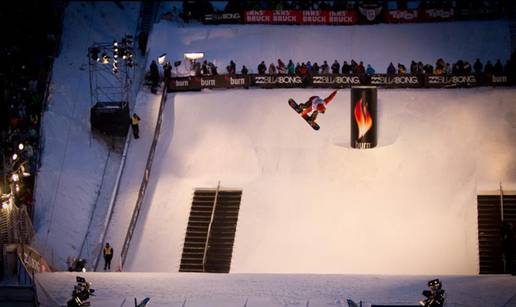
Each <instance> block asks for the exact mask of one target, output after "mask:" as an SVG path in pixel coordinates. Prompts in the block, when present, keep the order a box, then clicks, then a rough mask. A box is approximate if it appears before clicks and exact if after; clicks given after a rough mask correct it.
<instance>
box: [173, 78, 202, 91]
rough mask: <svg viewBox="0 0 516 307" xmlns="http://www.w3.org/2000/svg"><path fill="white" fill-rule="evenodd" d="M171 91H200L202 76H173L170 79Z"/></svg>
mask: <svg viewBox="0 0 516 307" xmlns="http://www.w3.org/2000/svg"><path fill="white" fill-rule="evenodd" d="M167 86H168V91H169V92H182V91H200V90H201V82H200V78H194V77H185V78H172V79H170V80H169V81H168V84H167Z"/></svg>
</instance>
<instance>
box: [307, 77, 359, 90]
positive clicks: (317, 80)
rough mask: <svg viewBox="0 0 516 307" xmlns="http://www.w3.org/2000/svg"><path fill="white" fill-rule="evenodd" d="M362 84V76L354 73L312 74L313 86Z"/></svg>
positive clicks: (329, 86)
mask: <svg viewBox="0 0 516 307" xmlns="http://www.w3.org/2000/svg"><path fill="white" fill-rule="evenodd" d="M352 85H361V82H360V78H359V77H358V76H353V75H318V76H312V86H313V87H324V88H345V87H350V86H352Z"/></svg>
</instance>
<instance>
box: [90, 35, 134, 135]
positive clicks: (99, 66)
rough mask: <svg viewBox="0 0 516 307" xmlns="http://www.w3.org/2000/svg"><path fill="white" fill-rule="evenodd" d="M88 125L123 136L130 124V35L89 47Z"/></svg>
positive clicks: (132, 53)
mask: <svg viewBox="0 0 516 307" xmlns="http://www.w3.org/2000/svg"><path fill="white" fill-rule="evenodd" d="M88 59H89V60H88V63H89V65H88V66H89V77H90V94H91V113H90V123H91V127H92V128H95V129H97V130H99V131H101V132H103V133H106V134H108V135H112V136H125V134H126V132H127V129H128V126H129V90H130V88H131V84H132V82H133V74H134V69H133V68H134V66H135V62H134V50H133V37H132V36H131V35H126V36H125V37H124V38H123V39H121V40H115V41H113V42H111V43H95V44H93V46H91V47H90V48H88Z"/></svg>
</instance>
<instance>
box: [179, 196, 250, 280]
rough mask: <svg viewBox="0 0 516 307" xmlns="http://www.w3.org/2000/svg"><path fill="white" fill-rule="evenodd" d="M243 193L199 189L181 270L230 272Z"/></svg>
mask: <svg viewBox="0 0 516 307" xmlns="http://www.w3.org/2000/svg"><path fill="white" fill-rule="evenodd" d="M241 197H242V191H219V190H218V189H217V190H215V189H213V190H209V189H202V190H196V191H195V193H194V197H193V201H192V208H191V211H190V218H189V221H188V226H187V229H186V235H185V243H184V246H183V254H182V257H181V264H180V267H179V271H180V272H211V273H228V272H229V269H230V265H231V257H232V253H233V243H234V240H235V232H236V225H237V220H238V212H239V209H240V200H241Z"/></svg>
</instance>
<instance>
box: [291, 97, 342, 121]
mask: <svg viewBox="0 0 516 307" xmlns="http://www.w3.org/2000/svg"><path fill="white" fill-rule="evenodd" d="M335 95H337V90H335V91H333V92H332V93H331V94H330V95H329V96H328V97H326V98H324V99H322V98H321V97H319V96H312V97H310V98H308V101H306V102H305V103H302V104H300V105H299V107H301V109H303V111H302V112H301V116H303V118H305V119H308V118H310V120H311V121H315V119H316V118H317V115H318V114H319V113H323V114H324V112H326V105H328V104H329V103H330V102H331V101H332V100H333V98H334V97H335ZM310 112H312V114H311V115H308V114H309V113H310Z"/></svg>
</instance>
